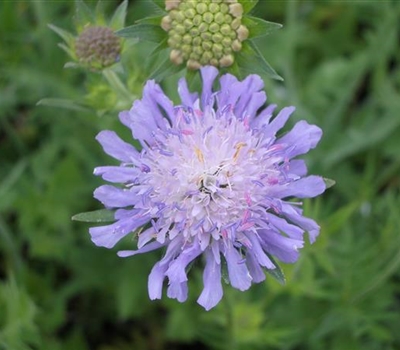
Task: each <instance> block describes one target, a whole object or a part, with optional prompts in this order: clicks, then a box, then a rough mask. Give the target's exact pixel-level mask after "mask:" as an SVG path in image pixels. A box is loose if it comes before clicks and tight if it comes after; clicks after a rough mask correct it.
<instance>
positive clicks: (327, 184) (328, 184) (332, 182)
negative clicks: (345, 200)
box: [323, 177, 336, 189]
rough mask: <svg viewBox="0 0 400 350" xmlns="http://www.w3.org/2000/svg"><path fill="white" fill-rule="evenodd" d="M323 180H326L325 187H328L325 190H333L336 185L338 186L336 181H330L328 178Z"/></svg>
mask: <svg viewBox="0 0 400 350" xmlns="http://www.w3.org/2000/svg"><path fill="white" fill-rule="evenodd" d="M323 179H324V182H325V186H326V188H325V189H328V188H331V187H332V186H335V184H336V181H335V180H332V179H328V178H326V177H324V178H323Z"/></svg>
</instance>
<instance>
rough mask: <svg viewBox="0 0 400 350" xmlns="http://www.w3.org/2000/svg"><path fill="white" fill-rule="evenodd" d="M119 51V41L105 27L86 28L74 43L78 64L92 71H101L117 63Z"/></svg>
mask: <svg viewBox="0 0 400 350" xmlns="http://www.w3.org/2000/svg"><path fill="white" fill-rule="evenodd" d="M120 51H121V44H120V39H119V38H118V37H117V36H116V35H115V34H114V33H113V31H112V30H111V29H110V28H107V27H100V26H91V27H87V28H86V29H85V30H84V31H83V32H82V33H81V34H80V35H79V36H78V38H77V39H76V41H75V53H76V56H77V57H78V59H79V62H80V63H82V64H83V65H85V66H88V67H90V68H93V69H102V68H105V67H108V66H111V65H112V64H114V63H115V62H117V61H118V60H119V57H120Z"/></svg>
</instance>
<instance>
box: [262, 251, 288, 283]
mask: <svg viewBox="0 0 400 350" xmlns="http://www.w3.org/2000/svg"><path fill="white" fill-rule="evenodd" d="M267 256H268V258H269V259H270V260H271V261H272V263H273V264H274V265H275V266H276V268H275V269H266V271H267V273H268V274H269V275H271V276H272V277H273V278H275V279H276V280H277V281H278V282H279V283H280V284H282V285H285V284H286V278H285V275H284V274H283V271H282V269H281V268H280V266H279V264H278V263H277V262H276V261H275V259H274V258H273V257H272V255H271V254H268V253H267Z"/></svg>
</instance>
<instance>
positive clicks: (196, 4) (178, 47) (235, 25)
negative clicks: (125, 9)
mask: <svg viewBox="0 0 400 350" xmlns="http://www.w3.org/2000/svg"><path fill="white" fill-rule="evenodd" d="M165 9H166V10H167V12H168V14H167V15H166V16H165V17H163V19H162V21H161V27H162V29H164V30H165V31H166V32H168V36H169V38H168V45H169V46H170V48H171V49H172V51H171V55H170V58H171V61H172V62H173V63H175V64H181V63H183V62H186V66H187V67H188V68H189V69H199V68H200V67H201V66H204V65H213V66H216V67H229V66H230V65H232V64H233V63H234V52H235V51H240V50H241V48H242V44H241V42H242V41H244V40H246V39H247V38H248V35H249V31H248V29H247V28H246V27H245V26H244V25H243V24H242V21H241V20H242V15H243V6H242V5H241V4H240V3H239V2H238V1H237V0H180V1H177V0H176V1H172V0H170V1H166V2H165Z"/></svg>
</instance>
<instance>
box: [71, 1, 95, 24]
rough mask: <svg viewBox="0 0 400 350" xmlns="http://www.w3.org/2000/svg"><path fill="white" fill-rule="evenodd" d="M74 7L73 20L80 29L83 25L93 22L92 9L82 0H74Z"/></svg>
mask: <svg viewBox="0 0 400 350" xmlns="http://www.w3.org/2000/svg"><path fill="white" fill-rule="evenodd" d="M75 7H76V16H75V20H76V22H77V24H78V27H79V29H80V30H81V29H82V28H83V27H84V26H85V25H87V24H89V23H93V22H94V16H93V13H92V11H91V10H90V8H89V7H88V6H87V5H86V4H85V3H84V2H83V1H82V0H75Z"/></svg>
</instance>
